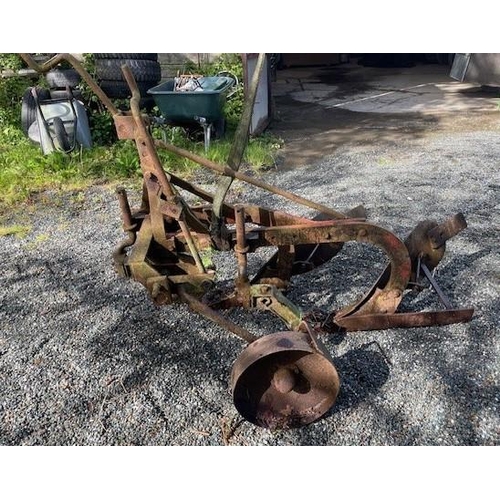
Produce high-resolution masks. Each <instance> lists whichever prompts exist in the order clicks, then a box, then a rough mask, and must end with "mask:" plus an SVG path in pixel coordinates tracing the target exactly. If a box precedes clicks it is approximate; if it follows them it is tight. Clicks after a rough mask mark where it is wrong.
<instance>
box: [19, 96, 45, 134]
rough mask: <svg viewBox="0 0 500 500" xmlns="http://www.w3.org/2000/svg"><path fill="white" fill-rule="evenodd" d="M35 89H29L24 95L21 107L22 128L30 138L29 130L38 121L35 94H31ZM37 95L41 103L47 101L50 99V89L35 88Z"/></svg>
mask: <svg viewBox="0 0 500 500" xmlns="http://www.w3.org/2000/svg"><path fill="white" fill-rule="evenodd" d="M32 88H33V87H29V88H28V89H27V90H26V91H25V92H24V95H23V99H22V105H21V127H22V129H23V132H24V134H25V135H26V137H27V136H28V130H29V128H30V126H31V124H32V123H33V122H35V121H36V103H35V98H34V97H33V94H32V93H31V89H32ZM35 88H36V94H37V96H38V99H39V100H40V101H45V100H47V99H50V92H49V90H48V89H44V88H42V87H35Z"/></svg>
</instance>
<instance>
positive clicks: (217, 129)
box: [213, 117, 226, 139]
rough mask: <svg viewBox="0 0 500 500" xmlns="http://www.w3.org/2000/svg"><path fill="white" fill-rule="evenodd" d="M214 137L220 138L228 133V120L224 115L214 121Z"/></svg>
mask: <svg viewBox="0 0 500 500" xmlns="http://www.w3.org/2000/svg"><path fill="white" fill-rule="evenodd" d="M213 129H214V137H215V138H216V139H220V138H221V137H224V134H225V133H226V120H225V119H224V118H223V117H222V118H219V119H218V120H216V121H215V122H214V123H213Z"/></svg>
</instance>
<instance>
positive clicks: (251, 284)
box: [22, 54, 473, 428]
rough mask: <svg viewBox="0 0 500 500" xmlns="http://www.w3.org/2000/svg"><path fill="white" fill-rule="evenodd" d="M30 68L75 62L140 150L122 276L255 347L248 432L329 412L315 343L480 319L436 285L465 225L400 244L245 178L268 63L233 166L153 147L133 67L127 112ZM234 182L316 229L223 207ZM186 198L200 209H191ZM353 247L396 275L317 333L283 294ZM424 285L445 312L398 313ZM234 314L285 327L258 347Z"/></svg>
mask: <svg viewBox="0 0 500 500" xmlns="http://www.w3.org/2000/svg"><path fill="white" fill-rule="evenodd" d="M22 57H23V58H24V59H25V61H26V62H27V63H28V64H29V66H30V67H32V68H33V69H36V70H37V71H39V72H45V71H48V70H49V69H50V68H52V67H54V66H56V65H57V64H58V63H59V62H61V61H62V60H66V61H68V62H70V63H71V64H72V65H73V67H74V68H75V69H76V70H77V71H78V72H79V73H80V75H81V76H82V78H83V79H84V80H85V81H86V82H87V84H88V85H89V86H90V88H91V89H92V90H93V91H94V92H95V93H96V94H97V95H98V96H99V97H100V99H101V101H102V102H103V103H104V105H105V106H106V107H107V109H108V110H109V112H110V113H111V114H112V116H113V118H114V122H115V125H116V130H117V133H118V137H119V138H120V139H131V140H134V141H135V144H136V146H137V150H138V154H139V157H140V162H141V168H142V172H143V181H144V182H143V195H142V204H141V206H140V208H138V209H137V210H131V208H130V206H129V203H128V199H127V195H126V193H125V191H124V190H123V189H119V190H118V200H119V204H120V208H121V214H122V220H123V228H124V230H125V232H126V235H127V236H126V238H125V239H124V241H123V242H122V243H120V245H119V246H118V247H117V248H116V250H115V251H114V253H113V258H114V262H115V264H116V269H117V270H118V273H119V274H121V275H122V276H126V277H129V278H132V279H134V280H136V281H138V282H140V283H142V285H144V287H145V288H146V289H147V291H148V293H149V295H150V297H151V298H152V300H153V301H154V302H155V303H156V304H159V305H161V304H171V303H173V302H176V301H181V302H185V303H187V304H188V305H189V307H190V308H191V309H192V310H193V311H196V312H197V313H199V314H201V315H203V316H205V317H207V318H209V319H210V320H212V321H214V322H215V323H217V324H218V325H220V326H222V327H223V328H225V329H226V330H228V331H230V332H232V333H233V334H235V335H237V336H238V337H240V338H241V339H242V340H243V341H245V342H246V343H248V345H247V347H246V348H245V349H244V350H243V352H242V354H241V355H240V356H239V357H238V358H237V360H236V361H235V363H234V366H233V369H232V373H231V389H232V394H233V398H234V404H235V406H236V408H237V410H238V411H239V412H240V414H241V415H242V416H243V417H244V418H245V419H247V420H249V421H250V422H253V423H254V424H257V425H260V426H263V427H269V428H289V427H299V426H302V425H306V424H308V423H310V422H313V421H315V420H317V419H318V418H320V417H321V416H322V415H324V414H325V413H326V412H327V411H328V410H329V409H330V408H331V407H332V406H333V404H334V403H335V400H336V398H337V395H338V392H339V387H340V381H339V376H338V373H337V371H336V369H335V366H334V364H333V361H332V358H331V357H330V355H329V353H328V351H327V350H326V349H325V347H324V345H323V344H322V342H321V341H320V339H319V337H320V336H321V334H323V333H328V332H334V331H343V332H348V331H356V330H380V329H386V328H410V327H417V326H430V325H445V324H451V323H458V322H465V321H469V320H470V319H471V318H472V314H473V309H458V308H454V307H453V306H452V305H451V304H450V302H449V300H448V299H447V298H446V296H445V295H444V293H443V292H442V290H441V289H440V288H439V286H438V284H437V282H436V281H435V279H434V278H433V274H432V271H433V269H434V268H436V266H437V265H438V264H439V262H440V261H441V259H442V258H443V255H444V253H445V243H446V241H447V240H449V239H450V238H452V237H453V236H455V235H456V234H457V233H458V232H460V231H461V230H463V229H464V228H465V227H466V222H465V219H464V217H463V216H462V215H461V214H457V215H455V216H453V217H451V218H450V219H449V220H447V221H445V222H443V223H441V224H438V223H437V222H434V221H424V222H421V223H419V224H418V225H417V226H416V228H415V229H414V230H413V231H412V232H411V234H410V235H409V236H408V237H407V238H406V240H405V241H404V242H403V241H401V240H400V239H399V238H398V237H397V236H395V235H394V234H393V233H391V232H390V231H388V230H386V229H384V228H382V227H380V226H377V225H375V224H371V223H369V222H367V221H366V219H365V216H366V215H365V211H364V209H363V207H357V208H355V209H352V210H350V211H348V212H346V213H340V212H337V211H335V210H332V209H331V208H329V207H326V206H324V205H320V204H318V203H315V202H313V201H310V200H307V199H305V198H302V197H300V196H298V195H296V194H293V193H290V192H288V191H284V190H282V189H280V188H278V187H275V186H272V185H269V184H267V183H265V182H264V181H262V180H260V179H256V178H253V177H250V176H247V175H245V174H243V173H240V172H239V171H238V169H239V166H240V163H241V159H242V157H243V153H244V149H245V147H246V143H247V138H248V130H249V124H250V119H251V114H252V108H253V102H254V100H255V94H256V89H257V83H258V78H259V74H260V72H261V71H262V67H263V61H264V56H263V55H260V56H259V59H258V62H257V66H256V69H255V72H254V76H253V78H252V81H251V83H250V86H249V91H248V94H247V98H246V101H245V108H244V112H243V116H242V119H241V122H240V125H239V127H238V130H237V131H236V134H235V139H234V143H233V146H232V149H231V152H230V155H229V158H228V161H227V165H220V164H218V163H214V162H212V161H209V160H207V159H206V158H203V157H200V156H197V155H195V154H193V153H191V152H189V151H186V150H184V149H180V148H177V147H175V146H173V145H172V144H170V143H167V142H165V141H159V140H154V139H153V136H152V135H151V133H150V130H149V126H148V125H149V121H148V117H147V116H144V115H142V114H141V112H140V109H139V98H140V95H139V91H138V89H137V86H136V84H135V81H134V78H133V75H132V73H131V71H130V70H129V69H128V68H127V67H126V66H124V67H123V74H124V76H125V79H126V80H127V83H128V85H129V87H130V88H131V90H132V99H131V101H130V107H131V111H130V112H123V111H120V110H118V109H116V107H115V106H114V105H113V103H112V102H111V101H110V100H109V99H108V97H107V96H106V95H105V94H104V93H103V92H102V90H101V89H100V88H99V86H98V85H97V83H96V82H95V81H93V79H92V78H91V77H90V75H89V74H88V73H87V72H86V71H85V69H84V68H83V67H82V66H81V64H80V63H79V62H78V61H77V60H76V59H75V58H74V57H73V56H71V55H69V54H59V55H57V56H55V57H54V58H52V59H51V60H50V61H48V62H47V63H45V64H44V65H42V66H40V65H38V64H36V63H35V62H34V61H33V60H32V59H31V57H30V56H29V55H28V54H22ZM157 148H164V149H167V150H169V151H171V152H174V153H177V154H178V155H181V156H183V157H186V158H189V159H191V160H193V161H195V162H197V163H198V164H200V165H202V166H204V167H206V168H208V169H211V170H212V171H214V172H216V173H218V174H220V175H221V176H222V178H221V179H220V183H219V185H218V187H217V190H216V192H215V193H214V194H212V193H209V192H206V191H205V190H203V189H201V188H200V187H198V186H196V185H194V184H192V183H190V182H187V181H186V180H183V179H181V178H179V177H177V176H176V175H174V174H172V173H167V172H166V171H165V170H164V169H163V167H162V164H161V162H160V159H159V157H158V153H157ZM234 179H238V180H240V181H243V182H246V183H248V184H250V185H253V186H256V187H259V188H262V189H264V190H267V191H269V192H271V193H274V194H276V195H279V196H282V197H284V198H286V199H288V200H290V201H291V202H294V203H296V204H300V205H303V206H306V207H309V208H311V209H315V210H316V211H317V212H318V216H317V217H315V218H313V219H308V218H304V217H299V216H296V215H292V214H290V213H285V212H281V211H276V210H271V209H267V208H264V207H261V206H256V205H244V204H241V205H235V206H233V205H231V204H229V203H227V202H226V201H225V198H226V193H227V192H228V189H229V187H230V185H231V182H232V181H233V180H234ZM178 189H182V190H184V191H186V192H188V193H190V194H191V195H194V196H195V197H197V198H198V199H200V200H201V202H202V203H200V204H197V205H189V204H188V203H187V202H186V201H185V199H184V198H183V197H182V196H181V194H180V192H179V190H178ZM346 242H358V243H364V244H369V245H373V246H375V247H378V248H379V249H381V250H383V252H384V253H385V254H386V256H387V258H388V261H389V263H388V264H387V267H386V268H385V270H384V271H383V272H382V274H381V275H380V277H379V278H378V279H377V280H376V282H375V283H374V285H373V286H372V287H371V289H370V290H369V291H368V292H367V293H366V295H365V296H364V297H362V298H361V299H360V300H358V301H356V302H355V303H353V304H350V305H348V306H347V307H344V308H343V309H341V310H338V311H334V312H331V313H329V314H327V315H326V317H327V319H328V320H327V321H324V322H322V327H323V328H322V330H320V329H318V328H317V325H315V324H313V322H312V321H311V320H310V316H308V315H307V314H304V313H303V312H302V311H301V310H300V309H299V308H298V307H297V306H296V305H294V304H293V303H292V302H291V301H290V300H288V299H287V297H286V296H285V292H286V290H287V289H288V288H289V286H290V282H291V278H292V277H293V276H294V275H297V274H301V273H305V272H308V271H310V270H312V269H314V268H315V267H317V266H320V265H322V264H324V263H326V262H328V261H329V260H330V259H331V258H333V257H334V256H335V255H336V254H337V253H338V252H339V251H340V250H341V249H342V246H343V244H344V243H346ZM260 247H273V248H275V249H276V251H275V253H274V254H273V255H272V257H271V258H270V259H269V260H268V261H267V262H266V263H265V264H264V265H263V266H262V267H261V268H260V269H259V270H258V271H257V272H256V273H255V274H254V275H253V276H250V274H249V272H248V265H247V257H248V254H249V253H251V252H254V251H256V250H257V249H258V248H260ZM204 249H214V250H218V251H227V252H234V254H235V256H236V261H237V271H236V277H235V281H234V287H233V288H232V289H231V290H230V291H221V290H217V286H216V281H215V270H214V269H213V268H211V267H208V266H207V265H206V264H205V263H204V261H203V258H202V255H203V253H202V252H203V250H204ZM423 279H426V280H427V281H428V282H429V283H430V285H431V286H432V288H433V289H434V290H435V292H436V293H437V295H438V297H439V299H440V300H441V302H442V303H443V305H444V309H442V310H437V311H425V312H412V313H402V312H398V306H399V305H400V303H401V300H402V298H403V294H404V293H405V290H407V289H408V288H414V287H418V286H420V283H421V282H422V280H423ZM216 292H219V293H216ZM233 307H242V308H247V309H259V310H263V311H271V312H273V313H274V314H276V315H277V316H279V317H280V318H281V319H282V320H283V322H284V323H285V325H286V330H285V331H282V332H278V333H271V334H268V335H265V336H262V337H259V338H258V337H256V336H255V335H253V334H252V333H250V332H249V331H248V330H246V329H244V328H242V327H241V326H239V325H238V324H236V323H234V322H233V321H230V320H229V319H227V318H226V317H225V316H224V315H223V314H221V313H220V312H218V310H222V309H228V308H233Z"/></svg>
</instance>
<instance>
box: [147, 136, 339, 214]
mask: <svg viewBox="0 0 500 500" xmlns="http://www.w3.org/2000/svg"><path fill="white" fill-rule="evenodd" d="M155 144H156V145H157V146H158V147H160V148H163V149H166V150H167V151H171V152H172V153H176V154H178V155H179V156H183V157H184V158H188V159H189V160H192V161H194V162H196V163H198V164H199V165H201V166H203V167H206V168H209V169H210V170H213V171H214V172H217V173H218V174H220V175H225V176H227V177H231V178H233V179H238V180H240V181H243V182H246V183H248V184H251V185H252V186H256V187H259V188H261V189H264V190H265V191H269V192H270V193H273V194H276V195H278V196H282V197H283V198H286V199H287V200H290V201H293V202H295V203H297V204H299V205H304V206H306V207H309V208H312V209H314V210H318V211H319V212H322V213H324V214H326V215H329V216H330V217H332V218H333V219H346V218H347V216H346V215H345V214H343V213H341V212H337V211H336V210H333V209H332V208H329V207H326V206H325V205H320V204H319V203H315V202H314V201H311V200H308V199H307V198H303V197H302V196H299V195H296V194H293V193H290V192H289V191H285V190H284V189H280V188H278V187H276V186H273V185H271V184H268V183H267V182H264V181H261V180H259V179H256V178H253V177H250V176H248V175H245V174H242V173H240V172H236V171H235V170H232V169H231V168H229V167H228V166H227V165H225V166H224V165H220V164H219V163H215V162H213V161H211V160H209V159H207V158H204V157H203V156H199V155H197V154H195V153H191V152H190V151H187V150H186V149H182V148H179V147H177V146H174V145H173V144H169V143H168V142H164V141H161V140H156V141H155Z"/></svg>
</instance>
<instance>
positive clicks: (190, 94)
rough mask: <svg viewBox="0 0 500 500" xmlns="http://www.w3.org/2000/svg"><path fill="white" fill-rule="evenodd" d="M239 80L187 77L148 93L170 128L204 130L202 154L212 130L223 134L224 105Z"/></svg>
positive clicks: (158, 86) (216, 77) (167, 82)
mask: <svg viewBox="0 0 500 500" xmlns="http://www.w3.org/2000/svg"><path fill="white" fill-rule="evenodd" d="M237 85H238V80H237V79H236V77H233V76H223V75H222V74H219V75H217V76H200V77H196V76H189V77H188V78H185V77H184V78H180V77H177V78H174V79H171V80H167V81H166V82H164V83H161V84H160V85H157V86H156V87H153V88H151V89H149V90H148V94H150V95H152V96H153V98H154V100H155V103H156V105H157V106H158V108H159V109H160V113H161V114H162V116H163V117H164V118H165V121H166V123H168V124H169V125H174V126H180V127H188V128H189V127H192V126H193V125H196V124H197V125H200V126H201V127H203V132H204V139H205V151H208V148H209V147H210V135H211V132H212V130H213V131H214V134H215V136H216V137H221V136H222V135H224V129H225V120H224V112H223V108H224V104H225V103H226V101H227V99H228V98H230V97H231V96H232V95H233V94H234V92H235V87H236V86H237Z"/></svg>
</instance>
